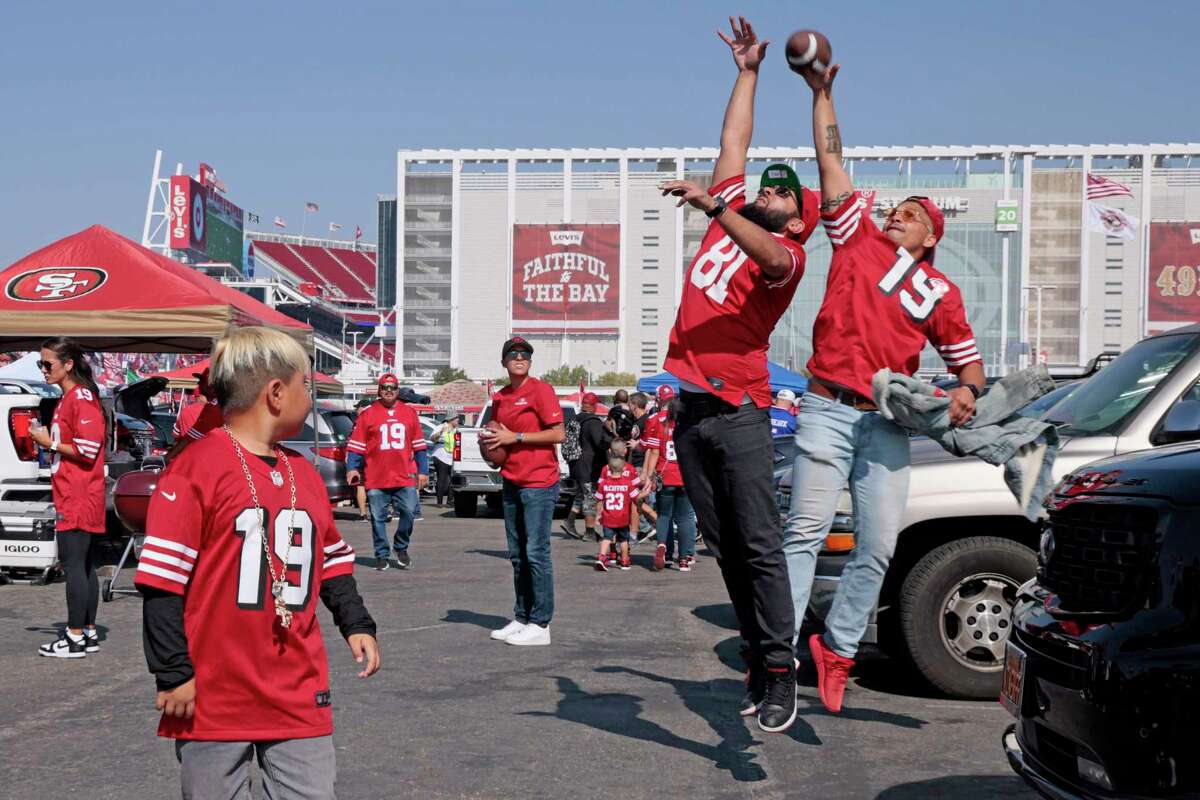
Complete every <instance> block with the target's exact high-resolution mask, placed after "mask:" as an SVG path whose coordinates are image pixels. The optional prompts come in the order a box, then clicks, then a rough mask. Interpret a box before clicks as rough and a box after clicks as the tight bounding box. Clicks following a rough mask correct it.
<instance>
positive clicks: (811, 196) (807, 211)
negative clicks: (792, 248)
mask: <svg viewBox="0 0 1200 800" xmlns="http://www.w3.org/2000/svg"><path fill="white" fill-rule="evenodd" d="M800 200H801V202H800V219H801V221H803V222H804V233H801V234H800V244H804V243H805V242H807V241H808V237H810V236H812V235H813V233H814V232H815V231H816V230H817V228H819V227H821V198H820V197H818V196H817V193H816V192H814V191H813V190H812V189H809V188H808V187H807V186H804V187H801V189H800Z"/></svg>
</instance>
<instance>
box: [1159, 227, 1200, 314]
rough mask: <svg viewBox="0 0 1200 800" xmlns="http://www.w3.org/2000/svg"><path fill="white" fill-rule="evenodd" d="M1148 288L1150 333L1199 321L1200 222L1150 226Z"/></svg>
mask: <svg viewBox="0 0 1200 800" xmlns="http://www.w3.org/2000/svg"><path fill="white" fill-rule="evenodd" d="M1147 289H1148V295H1149V299H1148V303H1147V309H1146V320H1147V322H1146V328H1147V331H1148V332H1149V333H1156V332H1160V331H1164V330H1170V329H1171V328H1178V327H1180V326H1181V325H1184V324H1191V323H1194V322H1197V321H1200V222H1152V223H1150V286H1149V287H1147Z"/></svg>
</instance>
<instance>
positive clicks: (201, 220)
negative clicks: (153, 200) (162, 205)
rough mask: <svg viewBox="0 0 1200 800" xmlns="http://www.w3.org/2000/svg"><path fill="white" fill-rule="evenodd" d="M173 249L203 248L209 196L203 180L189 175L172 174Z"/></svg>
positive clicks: (201, 249)
mask: <svg viewBox="0 0 1200 800" xmlns="http://www.w3.org/2000/svg"><path fill="white" fill-rule="evenodd" d="M170 195H171V225H170V229H171V249H172V250H195V251H196V252H199V253H203V252H204V244H205V235H204V234H205V230H204V228H205V222H206V221H207V219H208V209H207V207H206V203H207V199H206V197H205V193H204V190H203V189H202V188H201V186H200V184H199V183H197V182H196V181H195V180H194V179H193V178H191V177H189V176H187V175H172V176H171V182H170Z"/></svg>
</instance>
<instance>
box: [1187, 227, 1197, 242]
mask: <svg viewBox="0 0 1200 800" xmlns="http://www.w3.org/2000/svg"><path fill="white" fill-rule="evenodd" d="M1188 233H1190V234H1191V235H1192V244H1200V228H1189V229H1188Z"/></svg>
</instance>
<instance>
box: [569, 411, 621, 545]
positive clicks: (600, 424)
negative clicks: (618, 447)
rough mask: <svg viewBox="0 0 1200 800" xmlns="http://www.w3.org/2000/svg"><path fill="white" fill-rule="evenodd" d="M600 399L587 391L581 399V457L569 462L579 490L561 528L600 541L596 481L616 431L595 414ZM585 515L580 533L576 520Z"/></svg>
mask: <svg viewBox="0 0 1200 800" xmlns="http://www.w3.org/2000/svg"><path fill="white" fill-rule="evenodd" d="M599 403H600V398H599V397H597V396H596V394H595V393H594V392H584V393H583V397H581V398H580V399H579V409H580V410H579V413H578V414H576V415H575V422H576V423H577V424H578V425H579V458H577V459H574V460H573V461H571V462H569V463H570V468H571V477H572V478H574V479H575V485H576V487H577V491H576V492H575V498H574V502H573V503H572V505H571V510H570V512H568V514H567V518H566V519H565V520H563V523H562V530H563V532H564V533H566V534H567V535H568V536H570V537H571V538H573V539H584V540H593V539H595V540H599V538H600V534H599V533H598V531H597V529H596V497H595V494H596V481H597V480H598V479H599V478H600V471H601V470H602V469H603V468H604V459H605V453H607V452H608V446H609V445H610V444H612V441H613V433H612V431H610V430H609V429H608V428H607V427H606V426H605V424H604V420H603V419H601V418H600V415H599V414H597V413H596V407H597V406H598V405H599ZM581 515H582V516H583V520H584V525H585V530H584V532H583V533H579V530H578V529H577V528H576V527H575V521H576V520H577V519H578V518H579V517H580V516H581Z"/></svg>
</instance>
